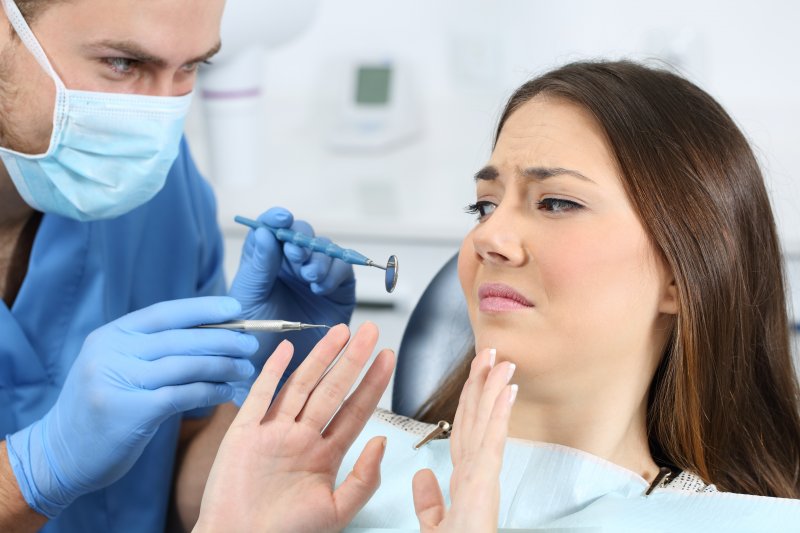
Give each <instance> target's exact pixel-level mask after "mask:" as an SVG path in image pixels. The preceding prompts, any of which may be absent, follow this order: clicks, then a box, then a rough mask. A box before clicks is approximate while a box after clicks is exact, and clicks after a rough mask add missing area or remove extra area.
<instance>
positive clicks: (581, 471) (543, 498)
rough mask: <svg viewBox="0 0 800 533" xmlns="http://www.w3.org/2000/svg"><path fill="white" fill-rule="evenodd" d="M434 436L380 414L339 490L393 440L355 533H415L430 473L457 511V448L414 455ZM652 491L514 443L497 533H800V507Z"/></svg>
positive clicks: (617, 471)
mask: <svg viewBox="0 0 800 533" xmlns="http://www.w3.org/2000/svg"><path fill="white" fill-rule="evenodd" d="M435 427H436V426H435V425H433V424H426V423H422V422H418V421H416V420H411V419H409V418H406V417H402V416H399V415H395V414H393V413H390V412H388V411H384V410H378V411H376V412H375V414H374V416H373V417H372V418H371V419H370V421H369V422H368V423H367V426H366V427H365V429H364V431H363V432H362V434H361V435H360V436H359V437H358V439H357V440H356V442H355V443H354V444H353V446H352V447H351V449H350V451H349V452H348V453H347V455H346V456H345V458H344V460H343V462H342V466H341V468H340V470H339V476H338V479H337V483H341V482H342V481H343V480H344V478H345V476H346V475H347V474H348V473H349V472H350V471H351V470H352V468H353V464H354V463H355V460H356V458H357V457H358V455H359V454H360V453H361V451H362V450H363V448H364V445H365V444H366V442H367V441H368V440H369V439H370V438H372V437H374V436H377V435H385V436H386V437H387V446H386V453H385V455H384V459H383V462H382V463H381V480H382V482H381V486H380V488H379V489H378V491H377V492H376V493H375V495H374V496H373V497H372V499H371V500H370V501H369V502H368V503H367V505H366V506H365V507H364V508H363V509H362V510H361V512H360V513H359V514H358V515H357V516H356V518H355V519H354V520H353V522H352V523H351V524H350V526H349V527H348V529H347V531H361V532H363V531H373V532H379V531H381V532H388V531H393V532H399V531H416V530H417V529H418V527H419V525H418V522H417V519H416V516H415V514H414V504H413V496H412V492H411V479H412V477H413V476H414V474H415V473H416V472H417V471H418V470H420V469H422V468H430V469H431V470H433V472H434V473H435V474H436V477H437V479H438V480H439V485H440V486H441V488H442V493H443V495H444V497H445V501H446V502H448V503H449V479H450V475H451V473H452V464H451V462H450V450H449V442H448V441H447V439H439V440H433V441H431V442H429V443H428V444H426V445H424V446H422V447H421V448H420V449H418V450H415V449H414V444H416V443H417V442H419V441H420V440H421V439H422V438H423V437H424V436H425V435H427V434H428V433H430V431H432V430H433V429H434V428H435ZM649 486H650V484H649V483H648V482H647V481H646V480H645V479H644V478H642V477H641V476H638V475H636V474H635V473H633V472H631V471H630V470H627V469H625V468H622V467H620V466H618V465H616V464H613V463H611V462H609V461H606V460H605V459H602V458H600V457H597V456H594V455H592V454H589V453H586V452H583V451H581V450H576V449H574V448H569V447H566V446H561V445H557V444H550V443H542V442H532V441H525V440H521V439H513V438H510V439H508V441H507V443H506V448H505V453H504V457H503V467H502V470H501V472H500V487H501V490H500V507H499V522H498V523H499V526H500V527H501V528H503V529H509V530H513V529H520V528H523V529H531V528H536V529H535V531H548V530H549V531H556V530H557V531H562V532H563V531H573V530H576V529H575V528H578V529H577V530H578V531H681V532H682V533H683V532H685V531H704V532H705V531H792V530H795V531H800V528H799V527H798V524H800V501H797V500H789V499H782V498H766V497H760V496H748V495H741V494H732V493H725V492H719V491H717V490H716V488H715V487H714V486H713V485H706V484H705V483H704V482H703V481H702V480H701V479H700V478H699V477H697V476H696V475H693V474H691V473H688V472H683V473H681V474H680V475H678V476H676V477H675V479H673V480H671V481H667V482H665V483H662V484H661V485H660V486H659V487H658V488H656V489H655V490H654V491H653V492H652V493H651V494H650V495H648V496H645V495H644V494H645V492H646V491H647V489H648V488H649ZM541 528H544V529H541ZM551 528H555V529H551ZM570 528H572V529H570ZM583 528H590V529H583ZM793 528H794V529H793Z"/></svg>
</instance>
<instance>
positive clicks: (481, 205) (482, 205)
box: [465, 200, 497, 220]
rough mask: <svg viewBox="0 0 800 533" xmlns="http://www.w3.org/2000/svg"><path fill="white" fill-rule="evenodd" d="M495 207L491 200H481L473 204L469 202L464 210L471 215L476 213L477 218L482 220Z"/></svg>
mask: <svg viewBox="0 0 800 533" xmlns="http://www.w3.org/2000/svg"><path fill="white" fill-rule="evenodd" d="M496 208H497V206H496V205H495V204H493V203H492V202H487V201H485V200H481V201H479V202H475V203H474V204H469V205H468V206H467V207H466V209H465V211H466V212H467V213H470V214H472V215H478V220H483V219H484V218H485V217H487V216H489V215H491V214H492V213H493V212H494V210H495V209H496Z"/></svg>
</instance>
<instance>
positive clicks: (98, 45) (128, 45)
mask: <svg viewBox="0 0 800 533" xmlns="http://www.w3.org/2000/svg"><path fill="white" fill-rule="evenodd" d="M221 47H222V43H221V42H219V41H217V44H215V45H214V46H212V47H211V48H209V50H208V51H207V52H206V53H204V54H202V55H200V56H198V57H195V58H192V59H190V60H188V61H186V62H185V63H184V64H186V65H190V64H192V63H202V62H203V61H208V60H209V59H210V58H211V57H212V56H214V55H215V54H216V53H217V52H219V49H220V48H221ZM85 49H86V50H87V51H90V52H94V53H98V52H102V53H108V51H114V52H116V53H119V54H121V55H122V56H124V57H125V58H127V59H131V60H134V61H138V62H140V63H147V64H150V65H154V66H156V67H159V68H163V67H165V66H167V64H168V61H167V60H166V59H163V58H161V57H158V56H156V55H153V54H151V53H150V52H148V51H147V50H145V49H144V48H142V47H141V46H140V45H139V44H137V43H135V42H133V41H110V40H103V41H97V42H95V43H92V44H88V45H86V46H85Z"/></svg>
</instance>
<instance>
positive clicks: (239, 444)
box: [196, 323, 394, 532]
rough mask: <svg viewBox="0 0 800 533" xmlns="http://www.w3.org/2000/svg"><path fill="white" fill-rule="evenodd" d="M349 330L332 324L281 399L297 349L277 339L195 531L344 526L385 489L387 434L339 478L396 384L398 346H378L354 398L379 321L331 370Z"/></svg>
mask: <svg viewBox="0 0 800 533" xmlns="http://www.w3.org/2000/svg"><path fill="white" fill-rule="evenodd" d="M348 339H349V332H348V329H347V327H345V326H336V327H334V328H332V329H331V330H330V331H329V332H328V334H327V335H326V336H325V337H324V338H323V339H322V340H321V341H320V342H319V343H318V344H317V345H316V347H315V348H314V349H313V350H312V351H311V353H310V354H309V355H308V357H307V358H306V359H305V361H303V363H302V364H301V365H300V367H299V368H298V369H297V370H296V371H295V372H294V373H293V374H292V376H291V377H290V378H289V380H288V381H287V382H286V385H285V386H284V387H283V389H282V390H281V392H280V394H278V396H277V397H275V399H274V400H273V395H274V393H275V389H276V388H277V386H278V381H279V379H280V377H281V375H282V374H283V372H284V370H285V369H286V367H287V366H288V364H289V361H290V359H291V358H292V351H293V350H292V345H291V344H290V343H289V342H286V341H284V342H283V343H282V344H280V345H279V346H278V348H277V349H276V350H275V352H274V353H273V354H272V356H271V357H270V358H269V359H268V360H267V363H266V364H265V365H264V370H263V371H262V372H261V375H260V376H259V378H258V379H257V380H256V382H255V384H254V385H253V387H252V389H251V391H250V394H249V396H248V397H247V399H246V400H245V402H244V404H243V405H242V407H241V410H240V411H239V414H238V415H237V416H236V419H235V420H234V421H233V423H232V424H231V427H230V429H228V432H227V433H226V435H225V438H224V439H223V440H222V444H221V445H220V449H219V452H218V454H217V457H216V459H215V460H214V465H213V467H212V468H211V473H210V475H209V479H208V484H207V485H206V489H205V492H204V494H203V501H202V505H201V509H200V518H199V520H198V523H197V527H196V531H226V532H227V531H291V532H303V531H313V532H318V531H339V530H341V529H342V528H343V527H345V526H346V525H347V524H348V523H349V522H350V521H351V520H352V519H353V517H354V516H355V514H356V513H357V512H358V511H359V510H360V509H361V508H362V507H363V506H364V504H365V503H366V502H367V500H369V498H370V497H371V496H372V494H373V493H374V492H375V490H377V488H378V486H379V485H380V462H381V459H382V457H383V451H384V448H385V446H386V440H385V438H383V437H375V438H373V439H372V440H370V441H369V442H368V443H367V445H366V446H365V447H364V450H363V452H362V453H361V455H360V457H359V459H358V461H357V462H356V464H355V466H354V467H353V471H352V472H350V474H349V475H348V477H347V479H346V480H345V481H344V482H343V483H342V484H341V485H340V486H339V487H337V488H336V489H335V490H334V483H335V481H336V474H337V472H338V470H339V466H340V464H341V462H342V458H343V457H344V454H345V453H346V452H347V450H348V449H349V448H350V446H351V445H352V443H353V441H354V440H355V439H356V437H357V436H358V434H359V433H360V432H361V430H362V429H363V427H364V425H365V424H366V422H367V420H368V419H369V417H370V416H371V415H372V412H373V411H374V409H375V407H376V405H377V404H378V400H379V399H380V397H381V395H382V394H383V391H384V390H385V389H386V386H387V385H388V383H389V378H390V377H391V374H392V369H393V368H394V354H393V353H392V352H391V351H389V350H384V351H382V352H381V353H379V354H378V356H377V358H376V359H375V361H374V362H373V364H372V365H371V367H370V369H369V370H368V371H367V373H366V375H365V376H364V379H363V380H362V381H361V383H359V385H358V387H357V388H356V389H355V391H354V392H353V394H352V395H350V397H348V398H347V399H346V400H345V398H346V397H347V393H348V391H349V390H350V387H351V386H352V385H353V383H354V382H355V381H356V379H357V378H358V375H359V373H360V371H361V369H362V368H363V367H364V365H365V364H366V362H367V360H368V359H369V357H370V355H371V354H372V350H373V349H374V347H375V344H376V342H377V339H378V329H377V328H376V327H375V325H373V324H370V323H367V324H364V325H363V326H362V327H361V328H360V329H359V330H358V332H357V333H356V334H355V335H354V336H353V339H352V341H351V342H350V345H349V346H348V347H347V349H346V350H345V351H344V353H343V354H342V356H341V358H340V359H339V360H338V361H337V362H336V364H335V365H334V366H333V367H332V368H331V369H330V371H328V372H327V373H326V369H327V368H328V367H329V365H330V364H331V363H332V362H333V361H334V359H335V358H336V356H337V355H338V354H339V353H340V352H341V351H342V349H343V348H344V346H345V345H346V344H347V341H348ZM342 402H344V403H342ZM270 403H271V405H270Z"/></svg>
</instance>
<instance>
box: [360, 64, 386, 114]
mask: <svg viewBox="0 0 800 533" xmlns="http://www.w3.org/2000/svg"><path fill="white" fill-rule="evenodd" d="M391 79H392V69H391V67H359V68H358V83H357V84H356V103H357V104H359V105H385V104H387V103H388V102H389V85H390V83H391Z"/></svg>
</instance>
